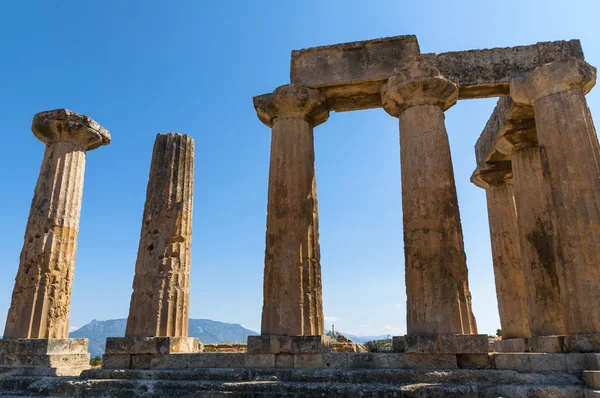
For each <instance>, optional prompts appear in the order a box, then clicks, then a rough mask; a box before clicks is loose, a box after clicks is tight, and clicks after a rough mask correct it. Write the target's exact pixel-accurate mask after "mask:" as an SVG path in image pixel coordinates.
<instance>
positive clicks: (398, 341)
mask: <svg viewBox="0 0 600 398" xmlns="http://www.w3.org/2000/svg"><path fill="white" fill-rule="evenodd" d="M392 350H393V351H394V352H406V336H393V337H392Z"/></svg>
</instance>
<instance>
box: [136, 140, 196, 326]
mask: <svg viewBox="0 0 600 398" xmlns="http://www.w3.org/2000/svg"><path fill="white" fill-rule="evenodd" d="M193 191H194V140H193V139H192V138H191V137H190V136H188V135H184V134H176V133H169V134H158V135H157V136H156V141H155V143H154V151H153V153H152V164H151V166H150V178H149V180H148V190H147V193H146V204H145V206H144V216H143V220H142V231H141V234H140V244H139V248H138V256H137V261H136V264H135V277H134V280H133V293H132V294H131V305H130V307H129V317H128V318H127V329H126V332H125V335H126V336H127V337H187V336H188V318H189V305H190V259H191V257H190V253H191V248H190V246H191V242H192V208H193Z"/></svg>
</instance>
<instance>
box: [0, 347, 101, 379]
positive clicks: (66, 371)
mask: <svg viewBox="0 0 600 398" xmlns="http://www.w3.org/2000/svg"><path fill="white" fill-rule="evenodd" d="M87 369H90V354H89V352H88V339H1V340H0V372H1V373H2V374H4V375H7V374H11V375H15V376H79V375H80V374H81V372H82V371H84V370H87Z"/></svg>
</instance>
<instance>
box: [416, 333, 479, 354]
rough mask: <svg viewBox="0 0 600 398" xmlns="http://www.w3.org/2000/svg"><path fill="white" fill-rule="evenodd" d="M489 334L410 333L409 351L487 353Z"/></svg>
mask: <svg viewBox="0 0 600 398" xmlns="http://www.w3.org/2000/svg"><path fill="white" fill-rule="evenodd" d="M488 348H489V344H488V336H487V335H484V334H439V335H434V334H409V335H407V336H406V352H407V353H421V354H422V353H440V354H487V353H488Z"/></svg>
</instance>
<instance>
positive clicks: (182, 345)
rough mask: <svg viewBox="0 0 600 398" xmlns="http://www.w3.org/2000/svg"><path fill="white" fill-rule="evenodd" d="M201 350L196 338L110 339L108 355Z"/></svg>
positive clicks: (106, 351) (108, 339)
mask: <svg viewBox="0 0 600 398" xmlns="http://www.w3.org/2000/svg"><path fill="white" fill-rule="evenodd" d="M200 350H201V344H200V341H199V340H198V339H197V338H195V337H108V338H107V339H106V349H105V353H106V354H172V353H193V352H199V351H200Z"/></svg>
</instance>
